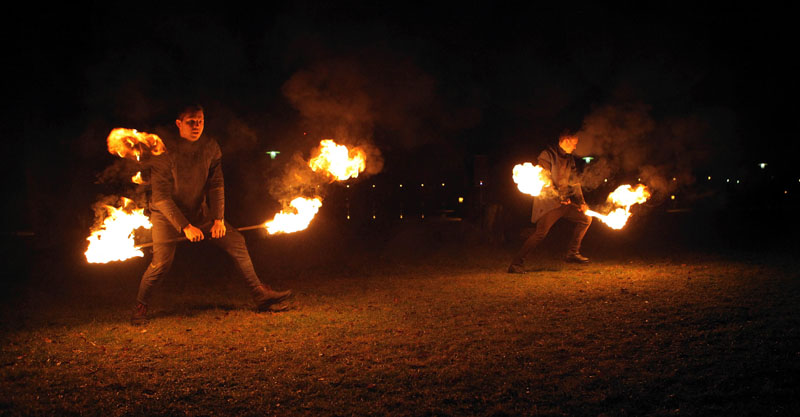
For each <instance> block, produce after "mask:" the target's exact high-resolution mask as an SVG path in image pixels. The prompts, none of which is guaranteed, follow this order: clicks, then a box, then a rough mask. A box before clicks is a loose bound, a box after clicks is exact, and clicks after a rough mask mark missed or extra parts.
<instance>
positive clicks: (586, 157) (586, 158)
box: [581, 156, 594, 164]
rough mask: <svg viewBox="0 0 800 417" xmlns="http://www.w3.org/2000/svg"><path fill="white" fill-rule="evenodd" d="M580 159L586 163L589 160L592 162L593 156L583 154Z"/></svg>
mask: <svg viewBox="0 0 800 417" xmlns="http://www.w3.org/2000/svg"><path fill="white" fill-rule="evenodd" d="M581 159H583V160H584V161H585V162H586V163H587V164H588V163H589V162H592V161H593V160H594V157H593V156H584V157H583V158H581Z"/></svg>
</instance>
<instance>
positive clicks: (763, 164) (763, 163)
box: [758, 162, 767, 169]
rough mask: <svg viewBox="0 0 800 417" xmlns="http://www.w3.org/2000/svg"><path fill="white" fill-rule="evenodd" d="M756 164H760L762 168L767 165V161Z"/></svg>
mask: <svg viewBox="0 0 800 417" xmlns="http://www.w3.org/2000/svg"><path fill="white" fill-rule="evenodd" d="M758 166H760V167H761V169H764V168H766V167H767V163H766V162H762V163H760V164H758Z"/></svg>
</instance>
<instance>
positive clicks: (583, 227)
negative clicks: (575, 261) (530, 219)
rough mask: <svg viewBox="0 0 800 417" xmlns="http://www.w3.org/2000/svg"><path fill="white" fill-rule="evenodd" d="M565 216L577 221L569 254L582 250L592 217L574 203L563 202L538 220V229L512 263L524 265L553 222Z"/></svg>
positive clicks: (574, 221)
mask: <svg viewBox="0 0 800 417" xmlns="http://www.w3.org/2000/svg"><path fill="white" fill-rule="evenodd" d="M562 217H563V218H565V219H567V220H569V221H571V222H573V223H575V230H574V231H573V232H572V241H570V244H569V249H568V250H567V254H568V255H572V254H576V253H578V252H579V251H580V248H581V241H582V240H583V236H584V235H585V234H586V231H587V230H589V225H591V224H592V218H591V217H589V216H587V215H585V214H583V212H582V211H580V210H579V209H578V207H577V206H575V205H574V204H562V205H561V206H560V207H556V208H554V209H552V210H550V211H548V212H547V213H545V214H544V215H542V217H541V218H540V219H539V221H537V222H536V231H535V232H533V234H532V235H530V237H528V239H527V240H526V241H525V243H524V244H523V245H522V249H520V250H519V252H517V255H516V256H514V260H513V261H512V262H511V264H512V265H518V266H522V265H523V264H524V263H525V257H526V256H528V255H529V254H530V253H531V252H532V251H533V250H534V249H536V247H537V246H538V245H539V243H540V242H541V241H542V240H544V238H545V237H546V236H547V232H549V231H550V228H551V227H553V224H555V222H557V221H558V219H560V218H562Z"/></svg>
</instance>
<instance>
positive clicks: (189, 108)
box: [178, 103, 205, 120]
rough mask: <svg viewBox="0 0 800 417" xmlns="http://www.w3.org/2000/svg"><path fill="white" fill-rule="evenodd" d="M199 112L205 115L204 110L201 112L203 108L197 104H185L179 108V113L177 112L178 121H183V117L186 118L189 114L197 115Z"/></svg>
mask: <svg viewBox="0 0 800 417" xmlns="http://www.w3.org/2000/svg"><path fill="white" fill-rule="evenodd" d="M199 111H201V112H204V113H205V110H203V106H201V105H199V104H197V103H192V104H187V105H185V106H183V107H181V111H179V112H178V120H180V119H183V116H186V115H187V114H189V113H197V112H199Z"/></svg>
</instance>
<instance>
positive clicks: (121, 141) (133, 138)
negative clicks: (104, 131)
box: [108, 127, 167, 161]
mask: <svg viewBox="0 0 800 417" xmlns="http://www.w3.org/2000/svg"><path fill="white" fill-rule="evenodd" d="M166 151H167V147H166V146H164V142H163V141H162V140H161V138H160V137H158V135H154V134H152V133H145V132H139V131H138V130H136V129H125V128H122V127H118V128H116V129H114V130H112V131H111V133H109V134H108V152H110V153H112V154H114V155H118V156H120V157H122V158H129V159H136V160H137V161H138V160H140V159H141V157H142V155H143V154H144V153H147V152H149V153H151V154H153V155H160V154H162V153H164V152H166Z"/></svg>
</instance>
